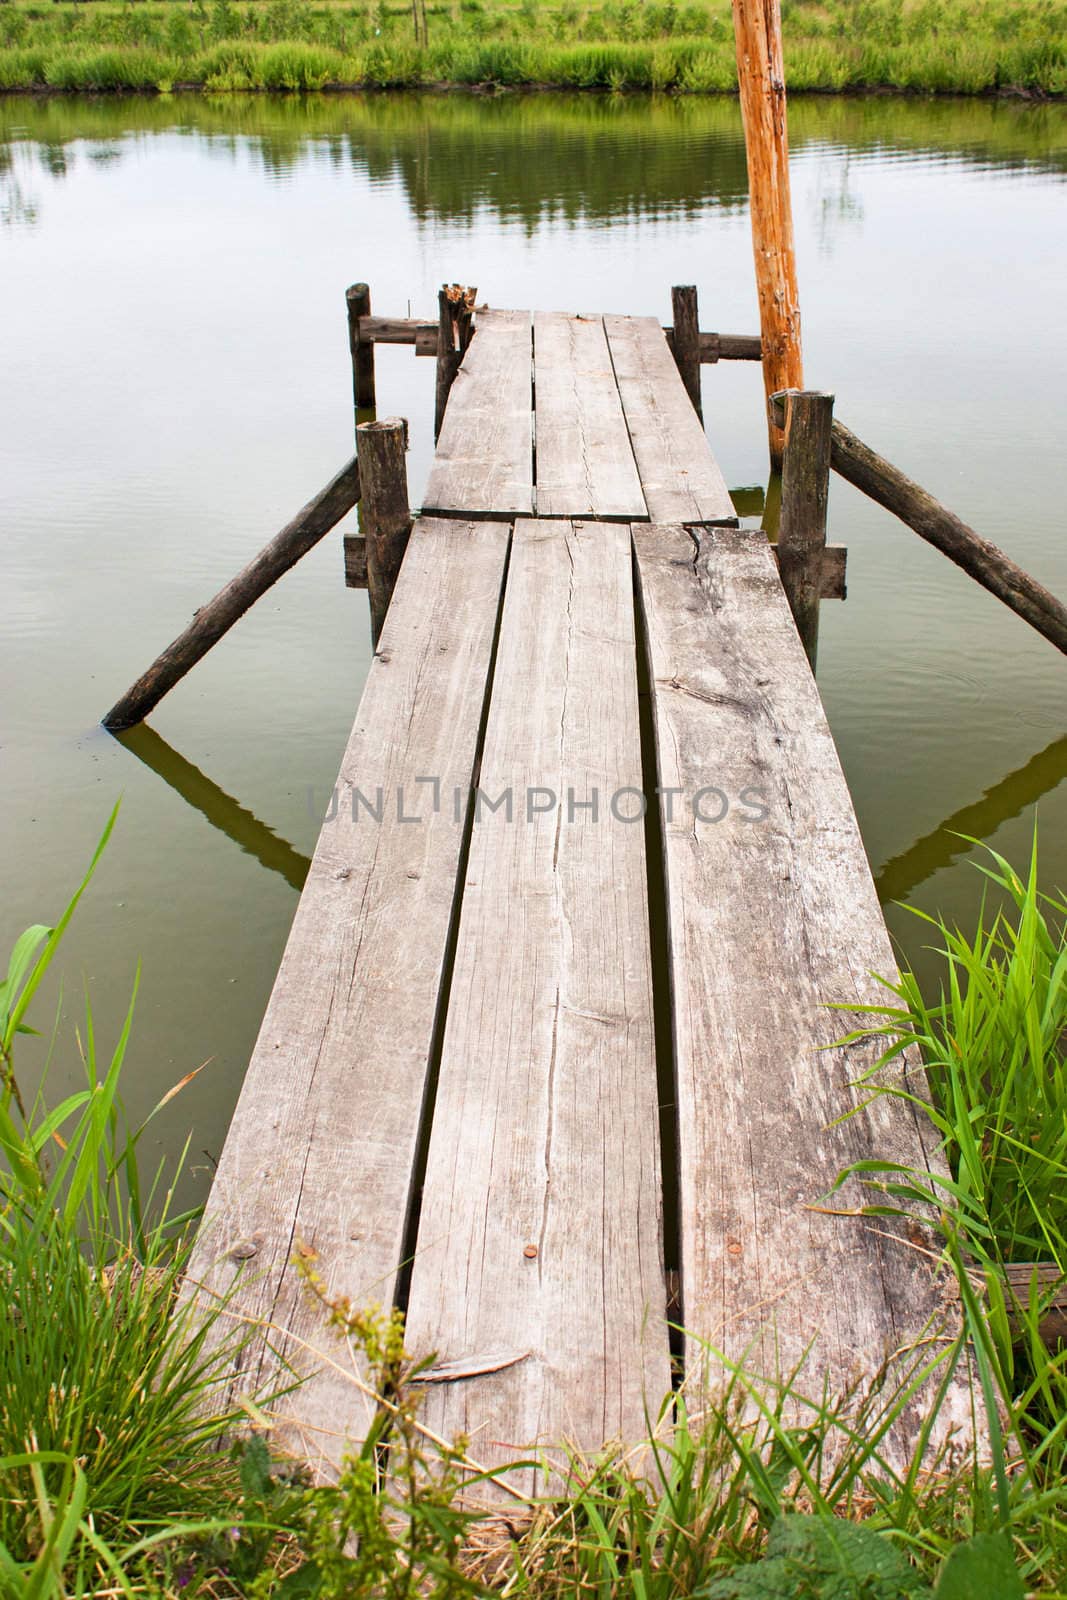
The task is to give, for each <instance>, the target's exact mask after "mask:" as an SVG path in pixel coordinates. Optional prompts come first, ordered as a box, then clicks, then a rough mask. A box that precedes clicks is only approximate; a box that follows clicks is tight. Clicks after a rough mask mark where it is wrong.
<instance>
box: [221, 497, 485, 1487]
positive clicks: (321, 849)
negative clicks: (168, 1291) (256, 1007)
mask: <svg viewBox="0 0 1067 1600" xmlns="http://www.w3.org/2000/svg"><path fill="white" fill-rule="evenodd" d="M508 537H509V528H508V526H507V525H501V524H495V525H494V524H490V523H484V522H483V523H477V524H462V523H456V522H449V523H447V524H441V523H436V522H431V521H426V520H424V521H421V522H419V523H417V524H416V526H415V528H414V530H413V532H412V535H411V539H410V541H409V545H408V551H407V555H406V558H405V561H404V566H403V569H402V571H401V573H400V578H399V581H398V583H397V587H396V590H395V593H394V596H393V603H392V605H391V607H390V610H389V615H388V618H387V620H386V624H385V628H384V630H383V633H382V638H381V643H380V646H379V649H378V651H377V653H376V655H375V657H374V660H373V662H372V663H371V668H370V673H369V675H368V679H367V686H366V689H365V691H364V694H363V698H362V700H361V702H360V706H359V711H358V713H357V715H356V719H355V725H354V727H353V729H352V734H351V738H350V740H349V743H348V748H347V750H346V752H345V756H344V760H343V762H342V765H341V772H340V777H339V781H338V790H337V796H338V806H337V812H336V816H335V817H334V819H333V820H332V821H328V822H326V823H325V825H324V826H323V829H322V833H321V835H320V838H319V843H318V848H317V849H316V852H315V858H314V861H313V863H312V867H311V872H310V874H309V877H308V881H307V886H306V888H305V890H304V893H303V895H302V896H301V899H300V903H299V906H298V908H297V912H296V917H295V920H294V922H293V927H292V932H291V933H290V936H289V941H288V944H287V946H286V951H285V955H284V958H283V960H282V964H281V968H280V970H279V973H278V977H277V980H276V982H275V985H274V990H273V993H272V995H271V998H270V1003H269V1005H268V1008H267V1013H266V1016H265V1018H264V1022H263V1027H262V1030H261V1032H260V1035H259V1039H258V1041H257V1044H256V1047H255V1052H254V1054H253V1057H252V1062H251V1065H250V1066H249V1069H248V1074H247V1077H246V1079H245V1083H244V1088H243V1090H242V1092H241V1097H240V1100H239V1102H238V1106H237V1110H236V1112H235V1113H234V1117H233V1122H232V1124H231V1126H230V1131H229V1134H228V1136H227V1139H226V1144H225V1147H224V1149H223V1152H222V1157H221V1160H220V1162H219V1167H218V1171H217V1173H216V1175H215V1181H214V1185H213V1188H212V1191H211V1197H210V1200H209V1203H208V1207H207V1213H206V1217H205V1221H204V1225H203V1227H202V1229H201V1234H200V1238H199V1241H198V1244H197V1247H196V1253H195V1257H194V1260H193V1263H192V1267H191V1269H190V1276H191V1280H192V1282H193V1283H204V1284H206V1285H207V1286H208V1287H209V1288H211V1289H213V1290H215V1291H222V1290H225V1289H227V1288H228V1287H229V1285H230V1283H231V1281H232V1277H233V1272H234V1260H233V1257H234V1243H235V1241H237V1242H238V1243H240V1242H243V1241H249V1240H251V1241H253V1242H254V1243H255V1245H256V1250H255V1255H254V1257H252V1258H250V1259H248V1262H247V1267H246V1268H245V1275H244V1276H243V1278H242V1280H241V1282H240V1284H239V1286H238V1288H237V1292H236V1297H235V1299H234V1301H233V1302H232V1306H231V1309H232V1310H233V1311H236V1312H237V1313H239V1314H244V1315H247V1316H248V1317H250V1318H251V1319H253V1320H255V1321H265V1322H269V1323H270V1324H272V1325H273V1327H272V1330H271V1331H270V1332H268V1333H267V1335H266V1337H264V1336H262V1335H259V1334H257V1335H256V1336H255V1338H254V1339H253V1341H252V1343H251V1344H250V1346H249V1347H248V1348H247V1349H246V1350H245V1351H243V1352H242V1355H241V1358H240V1370H239V1371H235V1373H234V1375H233V1380H232V1387H233V1390H234V1392H240V1393H248V1394H252V1393H255V1392H256V1390H257V1388H258V1387H259V1386H260V1385H263V1384H270V1383H271V1382H278V1381H279V1380H281V1381H282V1382H284V1372H283V1370H282V1369H281V1367H280V1365H279V1362H278V1359H277V1358H276V1357H275V1355H274V1353H273V1352H272V1350H271V1349H269V1348H268V1345H267V1340H268V1339H269V1341H270V1343H271V1344H272V1345H273V1346H274V1347H275V1349H276V1350H277V1351H278V1352H279V1355H280V1357H281V1358H282V1359H284V1360H289V1361H291V1362H292V1363H293V1364H294V1366H295V1367H296V1368H297V1370H298V1371H301V1372H308V1371H314V1369H315V1368H317V1367H321V1368H322V1370H321V1372H320V1373H319V1375H318V1376H315V1377H311V1378H310V1379H309V1380H308V1382H307V1383H305V1384H304V1385H303V1386H302V1387H300V1388H299V1389H297V1390H296V1391H295V1393H294V1394H293V1395H292V1396H290V1397H289V1398H288V1399H287V1400H285V1401H283V1402H282V1403H281V1406H280V1409H281V1410H282V1412H283V1414H285V1415H286V1416H287V1419H288V1422H287V1431H288V1433H289V1438H290V1440H291V1441H292V1442H293V1443H294V1445H295V1447H296V1448H298V1449H300V1450H301V1451H302V1452H305V1453H306V1454H307V1456H308V1458H309V1459H310V1460H311V1462H312V1463H313V1464H314V1465H317V1467H318V1468H319V1470H320V1471H325V1470H327V1469H328V1467H329V1466H330V1465H331V1464H333V1465H336V1463H337V1460H338V1457H339V1454H340V1452H341V1449H342V1447H343V1443H344V1435H345V1433H346V1432H347V1433H348V1434H349V1436H350V1437H351V1438H354V1439H356V1440H358V1439H359V1438H360V1436H361V1429H362V1427H363V1425H364V1423H365V1420H366V1418H365V1415H364V1411H363V1404H364V1403H363V1401H362V1399H361V1397H360V1394H359V1391H358V1389H357V1388H356V1386H355V1385H354V1384H353V1383H352V1382H351V1381H350V1380H349V1379H348V1378H347V1376H346V1375H345V1373H344V1371H343V1370H338V1368H337V1366H330V1365H326V1364H324V1362H323V1360H322V1359H321V1358H316V1357H314V1356H311V1355H309V1354H308V1352H307V1351H306V1350H305V1349H304V1347H303V1345H302V1343H301V1341H303V1340H306V1341H308V1342H309V1343H310V1344H311V1345H312V1346H313V1347H314V1348H315V1349H316V1350H319V1351H323V1352H324V1353H325V1355H326V1356H327V1357H328V1358H329V1359H330V1360H331V1361H333V1362H337V1361H338V1352H339V1350H341V1347H340V1346H337V1345H336V1341H335V1338H334V1335H332V1334H331V1332H330V1330H329V1329H328V1328H327V1326H326V1324H325V1318H324V1316H323V1313H322V1310H321V1308H319V1307H318V1306H316V1305H314V1304H313V1303H311V1301H310V1298H309V1295H308V1293H307V1289H306V1287H305V1285H304V1284H303V1282H302V1281H301V1278H300V1275H299V1273H298V1272H297V1270H296V1268H295V1266H294V1265H293V1255H294V1251H296V1250H306V1251H310V1252H313V1255H314V1261H315V1269H316V1271H317V1272H318V1273H319V1274H320V1276H321V1278H322V1280H323V1282H324V1284H325V1287H326V1290H327V1292H328V1293H329V1294H331V1295H347V1296H348V1297H349V1298H350V1299H351V1301H352V1303H353V1305H355V1306H357V1307H362V1306H364V1305H366V1304H368V1303H370V1302H378V1303H384V1304H388V1303H389V1301H390V1299H391V1298H392V1295H393V1290H394V1287H395V1283H396V1277H397V1269H398V1267H399V1266H400V1263H401V1257H402V1255H403V1244H404V1229H405V1224H406V1219H407V1215H408V1207H409V1200H410V1190H411V1185H412V1174H413V1170H414V1163H415V1153H416V1143H417V1139H418V1132H419V1125H420V1119H421V1115H422V1106H423V1097H424V1093H425V1088H426V1074H427V1062H428V1059H429V1054H430V1046H431V1040H432V1037H433V1031H434V1023H435V1017H436V1014H437V1008H438V1003H439V991H440V986H441V981H442V964H443V961H444V955H445V947H446V941H447V938H448V934H449V929H450V925H451V922H452V915H453V909H452V908H453V897H454V893H455V882H456V874H457V869H458V863H459V859H460V846H461V839H462V829H461V827H460V826H459V825H458V824H457V823H456V821H455V820H454V811H453V805H452V795H453V790H454V788H455V787H456V786H458V787H459V788H461V789H462V790H463V792H464V795H466V793H467V792H468V790H469V786H470V784H471V782H472V774H473V768H474V759H475V750H476V745H477V739H478V733H479V728H480V724H481V718H482V714H483V708H484V701H485V696H486V684H487V678H488V673H489V665H490V657H491V650H492V643H493V638H494V633H495V628H496V623H497V618H498V615H499V607H500V597H501V591H502V586H503V575H504V568H505V563H506V557H507V546H508ZM428 776H435V777H438V778H439V779H440V785H441V798H440V809H439V810H437V811H436V812H435V811H434V809H433V791H432V788H431V786H430V785H429V784H426V783H424V784H421V785H420V784H419V783H418V782H417V780H418V779H419V778H426V777H428ZM379 785H380V786H381V790H382V796H381V799H382V805H381V821H380V822H379V821H376V820H375V818H374V817H373V816H371V815H370V814H369V813H368V811H367V809H366V808H365V807H363V806H361V805H359V806H357V816H358V820H355V821H354V820H353V803H352V801H353V796H352V791H353V789H357V788H358V789H359V790H360V791H361V792H362V794H364V795H365V796H367V798H368V799H369V801H370V803H371V804H372V805H374V806H377V798H378V795H377V791H378V787H379ZM398 789H399V790H401V792H402V797H403V800H404V802H405V806H404V811H403V812H401V811H400V810H399V807H398V799H397V791H398ZM411 814H418V815H420V816H421V817H422V818H423V820H422V822H421V823H419V824H417V825H413V824H410V823H401V821H400V817H401V816H402V815H411ZM238 1259H239V1260H243V1259H244V1256H240V1257H239V1258H238ZM309 1259H310V1257H309ZM224 1321H225V1323H226V1327H227V1328H228V1327H230V1326H232V1323H231V1322H230V1321H229V1320H228V1319H224ZM346 1360H347V1357H346V1356H345V1355H344V1354H343V1353H342V1354H341V1356H340V1367H341V1368H342V1369H343V1367H344V1364H345V1361H346ZM283 1436H284V1432H283Z"/></svg>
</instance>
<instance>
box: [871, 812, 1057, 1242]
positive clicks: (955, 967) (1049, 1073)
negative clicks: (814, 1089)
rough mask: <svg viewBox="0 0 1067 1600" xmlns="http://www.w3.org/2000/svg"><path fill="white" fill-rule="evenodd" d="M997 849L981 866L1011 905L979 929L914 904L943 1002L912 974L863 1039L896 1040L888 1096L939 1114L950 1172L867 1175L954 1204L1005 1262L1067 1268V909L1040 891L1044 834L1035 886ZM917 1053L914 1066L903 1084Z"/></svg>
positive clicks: (892, 1192)
mask: <svg viewBox="0 0 1067 1600" xmlns="http://www.w3.org/2000/svg"><path fill="white" fill-rule="evenodd" d="M987 854H988V856H989V858H990V865H988V866H986V865H982V866H981V868H980V870H981V871H982V872H983V873H984V874H985V876H986V878H987V880H988V881H989V883H990V885H991V886H992V888H993V891H994V893H995V894H996V895H997V896H998V897H999V900H1000V903H999V904H998V905H997V906H996V908H995V909H994V910H993V911H992V912H990V911H988V910H987V909H985V908H983V910H982V913H981V915H980V916H979V919H978V925H977V927H976V929H975V930H974V932H973V933H966V932H963V931H961V930H960V929H959V928H956V927H953V926H951V925H950V924H948V923H946V922H944V921H943V920H941V919H939V918H936V917H931V916H928V915H927V914H926V913H925V912H921V911H915V910H914V908H912V909H913V914H914V915H916V916H918V917H920V918H921V919H922V920H923V921H924V922H926V923H927V925H928V926H929V928H930V929H931V930H932V932H933V935H934V938H935V941H936V943H935V945H934V949H935V951H936V953H937V955H938V956H939V958H940V962H941V969H942V977H941V982H940V988H939V992H938V994H937V996H936V999H934V1000H933V1001H928V1000H927V999H926V998H924V996H923V994H922V991H921V989H920V987H919V984H918V982H917V981H916V979H915V976H914V974H912V973H910V972H905V973H903V975H902V976H901V979H900V982H899V983H892V984H887V989H888V991H889V994H888V996H887V1002H888V1000H889V997H890V996H891V997H892V999H893V1000H895V1001H896V1002H898V1003H896V1004H892V1003H887V1004H886V1005H885V1006H882V1007H876V1008H871V1014H872V1017H873V1021H872V1023H871V1025H870V1026H869V1027H868V1028H864V1029H861V1030H859V1031H858V1032H856V1033H854V1034H852V1035H850V1036H849V1037H850V1039H860V1038H874V1039H878V1040H882V1041H883V1042H884V1043H885V1046H886V1047H885V1049H884V1051H883V1053H882V1055H881V1056H880V1058H879V1060H878V1062H877V1064H876V1065H875V1067H874V1068H873V1069H872V1072H871V1074H870V1079H871V1081H872V1082H873V1083H874V1084H875V1085H876V1087H875V1093H876V1094H889V1095H894V1096H896V1097H899V1098H904V1099H906V1100H908V1101H909V1103H910V1104H912V1105H913V1106H914V1107H916V1109H917V1110H918V1111H919V1112H920V1114H921V1115H922V1116H923V1117H925V1118H927V1119H928V1120H929V1122H930V1123H931V1125H932V1126H933V1128H934V1130H935V1131H936V1133H937V1136H938V1140H939V1143H940V1147H941V1150H942V1152H943V1154H944V1156H945V1158H946V1160H947V1163H948V1166H949V1170H950V1177H949V1178H947V1179H942V1180H931V1179H930V1177H929V1176H928V1175H927V1174H926V1173H925V1172H923V1173H911V1172H908V1171H899V1170H894V1169H893V1168H891V1167H885V1166H882V1165H881V1164H879V1163H877V1162H871V1163H867V1164H865V1167H864V1170H863V1176H864V1177H865V1178H866V1179H867V1181H868V1182H870V1183H873V1184H876V1185H877V1186H879V1187H880V1188H882V1189H884V1190H885V1192H886V1193H887V1194H888V1195H889V1196H890V1197H894V1198H898V1199H903V1200H904V1201H906V1202H907V1203H913V1202H915V1203H918V1204H925V1203H929V1204H930V1205H932V1206H934V1207H935V1209H940V1208H943V1207H949V1208H951V1210H952V1211H953V1213H954V1216H955V1218H956V1221H957V1225H958V1226H959V1228H960V1229H961V1230H962V1233H963V1235H964V1237H965V1238H966V1241H967V1244H968V1246H969V1248H970V1249H971V1250H972V1251H974V1252H976V1253H977V1254H979V1255H980V1257H981V1258H982V1259H983V1260H985V1261H987V1262H988V1263H989V1264H991V1265H993V1266H995V1267H1000V1266H1003V1265H1004V1263H1005V1262H1026V1261H1056V1262H1058V1263H1059V1264H1060V1266H1061V1267H1062V1268H1063V1269H1064V1271H1065V1273H1067V902H1065V901H1064V900H1063V899H1062V898H1061V897H1060V896H1057V895H1047V894H1043V893H1042V892H1041V890H1040V889H1039V887H1038V858H1037V839H1036V835H1035V839H1034V848H1033V853H1032V856H1031V860H1030V863H1029V868H1028V871H1027V875H1026V877H1025V878H1023V877H1020V876H1019V874H1018V873H1016V872H1015V870H1014V868H1013V867H1011V865H1010V864H1009V863H1008V862H1007V861H1005V860H1004V858H1003V857H1002V856H999V855H997V854H996V853H995V852H993V851H991V850H990V851H988V852H987ZM908 1051H910V1052H911V1056H910V1061H911V1067H912V1070H911V1071H908V1070H905V1072H904V1073H903V1074H902V1075H901V1076H900V1077H898V1078H892V1077H889V1076H888V1075H887V1073H886V1069H887V1067H889V1065H890V1064H891V1063H893V1062H896V1061H898V1060H900V1059H902V1058H903V1059H905V1060H907V1059H908V1058H907V1057H906V1056H905V1052H908ZM920 1059H921V1061H922V1063H923V1064H924V1066H925V1074H924V1077H923V1079H922V1081H920V1079H919V1075H918V1073H917V1072H916V1071H915V1068H916V1066H917V1064H918V1062H919V1060H920ZM924 1084H927V1085H928V1086H929V1091H930V1093H929V1096H927V1095H926V1094H925V1093H924V1092H923V1091H924Z"/></svg>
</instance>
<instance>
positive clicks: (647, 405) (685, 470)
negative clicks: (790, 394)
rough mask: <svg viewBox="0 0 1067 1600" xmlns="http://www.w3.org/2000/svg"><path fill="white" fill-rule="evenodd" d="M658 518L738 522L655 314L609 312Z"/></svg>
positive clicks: (644, 477) (626, 402)
mask: <svg viewBox="0 0 1067 1600" xmlns="http://www.w3.org/2000/svg"><path fill="white" fill-rule="evenodd" d="M604 329H605V332H606V333H607V336H608V348H609V349H610V351H611V359H612V363H613V365H614V368H615V380H616V382H617V384H618V387H619V394H620V396H621V397H622V406H623V411H624V412H625V415H626V425H627V427H628V428H629V430H630V442H631V444H632V446H633V452H634V458H635V460H636V461H637V471H638V474H639V476H640V479H641V488H642V490H643V492H644V496H645V502H646V504H647V506H648V514H649V517H650V518H651V520H652V521H653V522H722V523H729V524H731V525H733V524H734V523H736V521H737V517H736V515H735V513H734V508H733V502H732V501H731V499H730V493H729V490H728V489H727V487H726V480H725V479H724V477H723V475H722V473H721V471H720V470H719V466H718V463H717V462H716V460H715V457H714V456H713V455H712V453H711V446H710V445H709V444H708V441H707V436H706V435H705V433H704V429H703V427H702V425H701V422H700V419H699V417H698V416H697V415H696V412H695V411H694V410H693V407H692V404H691V402H690V399H689V396H688V394H687V393H686V390H685V385H684V384H683V383H682V380H681V378H680V377H679V376H678V369H677V367H676V366H675V364H674V358H673V356H672V355H671V353H670V350H669V349H668V347H667V341H666V339H665V338H664V336H663V329H662V328H661V327H660V324H659V323H658V322H657V321H656V318H655V317H618V316H608V317H605V318H604Z"/></svg>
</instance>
